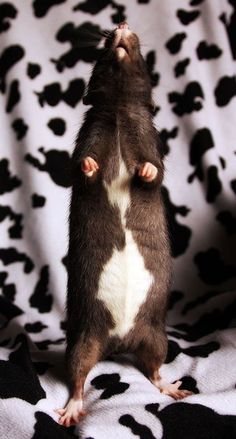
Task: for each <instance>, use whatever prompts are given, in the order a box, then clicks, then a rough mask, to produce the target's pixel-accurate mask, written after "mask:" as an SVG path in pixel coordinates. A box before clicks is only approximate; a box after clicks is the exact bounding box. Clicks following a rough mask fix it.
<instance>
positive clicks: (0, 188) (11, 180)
mask: <svg viewBox="0 0 236 439" xmlns="http://www.w3.org/2000/svg"><path fill="white" fill-rule="evenodd" d="M8 166H9V161H8V160H7V159H2V160H0V195H2V194H5V193H6V192H11V191H12V190H13V189H15V188H17V187H19V186H20V185H21V180H19V178H18V177H16V176H12V175H11V173H10V171H9V169H8Z"/></svg>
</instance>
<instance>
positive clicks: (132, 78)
mask: <svg viewBox="0 0 236 439" xmlns="http://www.w3.org/2000/svg"><path fill="white" fill-rule="evenodd" d="M84 103H86V104H89V105H91V108H90V109H89V110H88V112H87V113H86V116H85V120H84V123H83V125H82V127H81V129H80V131H79V134H78V137H77V140H76V146H75V149H74V152H73V156H72V167H73V186H72V197H71V206H70V221H69V252H68V295H67V352H66V358H67V365H68V373H69V377H70V380H71V399H70V400H69V402H68V404H67V406H66V407H65V408H64V409H59V410H58V413H59V415H60V419H59V422H60V423H61V424H62V425H65V426H67V427H68V426H70V425H72V424H74V423H76V422H78V421H79V419H80V418H81V417H82V416H84V414H85V413H84V411H83V389H84V382H85V379H86V377H87V374H88V373H89V371H90V370H91V368H92V367H93V366H94V365H95V364H96V363H97V362H98V361H99V360H100V359H101V358H104V356H105V355H106V354H107V353H111V352H114V351H115V352H117V351H122V352H129V353H133V354H135V355H136V357H137V361H138V364H139V367H140V369H141V370H142V371H143V372H144V373H145V375H146V376H147V377H148V378H149V379H150V380H151V381H152V382H153V384H154V385H155V386H156V387H158V388H159V389H160V390H161V391H162V392H165V393H166V394H169V395H171V396H173V397H174V398H176V399H179V398H184V397H185V396H187V395H188V394H189V393H190V392H188V391H184V390H180V389H179V386H180V384H181V383H180V382H179V381H178V382H177V383H175V384H165V383H163V381H162V380H161V378H160V375H159V368H160V366H161V365H162V364H163V362H164V360H165V358H166V354H167V336H166V332H165V316H166V308H167V300H168V293H169V288H170V280H171V256H170V246H169V238H168V232H167V227H166V219H165V212H164V207H163V202H162V196H161V189H160V186H161V183H162V180H163V173H164V166H163V160H162V152H161V144H160V140H159V136H158V133H157V131H156V129H155V127H154V125H153V122H152V114H151V106H152V96H151V84H150V78H149V75H148V72H147V68H146V65H145V62H144V60H143V58H142V55H141V53H140V45H139V39H138V37H137V35H136V34H134V33H133V32H131V31H130V30H129V28H128V25H127V23H120V24H119V26H118V28H117V29H115V30H114V31H113V32H111V33H110V34H109V35H108V37H107V38H106V42H105V47H104V53H103V56H102V57H101V59H100V60H99V61H98V62H97V63H96V65H95V67H94V70H93V73H92V76H91V78H90V81H89V84H88V90H87V95H86V96H85V98H84Z"/></svg>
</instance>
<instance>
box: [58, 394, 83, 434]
mask: <svg viewBox="0 0 236 439" xmlns="http://www.w3.org/2000/svg"><path fill="white" fill-rule="evenodd" d="M82 407H83V401H82V400H81V399H73V398H71V399H70V400H69V402H68V404H67V406H66V407H65V408H64V409H58V410H55V412H56V413H58V415H60V418H59V420H58V423H59V424H61V425H63V426H64V427H70V426H71V425H75V424H77V422H79V421H81V419H82V418H83V417H84V416H85V415H86V412H85V411H84V410H83V409H82Z"/></svg>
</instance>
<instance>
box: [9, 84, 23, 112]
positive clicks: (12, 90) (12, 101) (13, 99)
mask: <svg viewBox="0 0 236 439" xmlns="http://www.w3.org/2000/svg"><path fill="white" fill-rule="evenodd" d="M20 98H21V94H20V90H19V81H18V79H14V81H12V82H11V85H10V87H9V93H8V98H7V105H6V113H10V112H11V111H12V109H13V108H14V107H15V105H16V104H18V102H19V101H20Z"/></svg>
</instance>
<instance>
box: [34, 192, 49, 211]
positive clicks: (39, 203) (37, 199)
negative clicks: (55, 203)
mask: <svg viewBox="0 0 236 439" xmlns="http://www.w3.org/2000/svg"><path fill="white" fill-rule="evenodd" d="M31 198H32V207H33V208H34V209H35V208H37V207H43V206H44V205H45V203H46V198H45V197H44V196H43V195H38V194H33V195H32V197H31Z"/></svg>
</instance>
